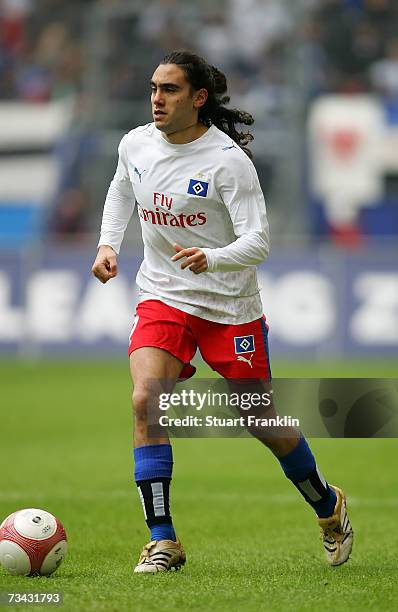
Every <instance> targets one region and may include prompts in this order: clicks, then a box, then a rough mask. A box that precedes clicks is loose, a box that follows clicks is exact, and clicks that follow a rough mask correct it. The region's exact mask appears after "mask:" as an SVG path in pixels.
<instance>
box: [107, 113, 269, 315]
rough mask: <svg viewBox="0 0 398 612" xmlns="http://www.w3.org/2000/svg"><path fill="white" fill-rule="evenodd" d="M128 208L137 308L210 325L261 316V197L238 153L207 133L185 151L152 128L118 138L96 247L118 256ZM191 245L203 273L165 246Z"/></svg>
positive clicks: (220, 136) (264, 239)
mask: <svg viewBox="0 0 398 612" xmlns="http://www.w3.org/2000/svg"><path fill="white" fill-rule="evenodd" d="M135 204H136V205H137V208H138V215H139V218H140V222H141V228H142V237H143V242H144V260H143V262H142V264H141V267H140V269H139V271H138V274H137V284H138V286H139V288H140V301H143V300H146V299H160V300H162V301H163V302H165V303H166V304H170V305H171V306H174V307H175V308H179V309H180V310H182V311H184V312H187V313H190V314H193V315H196V316H198V317H201V318H203V319H207V320H209V321H216V322H219V323H228V324H235V325H237V324H240V323H247V322H249V321H253V320H254V319H257V318H259V317H261V315H262V304H261V300H260V295H259V288H258V284H257V274H256V267H255V266H256V264H259V263H260V262H261V261H263V260H264V259H265V258H266V257H267V256H268V252H269V229H268V221H267V215H266V208H265V202H264V197H263V194H262V191H261V187H260V184H259V180H258V177H257V173H256V170H255V168H254V166H253V164H252V162H251V161H250V159H249V158H248V157H247V155H246V154H245V153H244V152H243V151H242V149H240V147H238V145H237V144H236V143H234V142H233V141H232V140H231V138H230V137H229V136H227V135H226V134H225V133H224V132H222V131H221V130H219V129H218V128H216V127H215V126H211V127H210V128H209V129H208V131H207V132H205V134H203V135H202V136H201V137H200V138H198V139H197V140H194V141H192V142H189V143H188V144H179V145H174V144H170V143H169V142H168V141H167V140H166V139H165V138H164V137H163V135H162V133H161V132H160V131H159V130H158V129H157V128H156V127H155V125H154V124H153V123H149V124H147V125H145V126H140V127H137V128H136V129H134V130H132V131H131V132H129V133H128V134H126V135H125V136H124V137H123V138H122V140H121V142H120V145H119V161H118V166H117V169H116V173H115V176H114V178H113V180H112V182H111V184H110V187H109V191H108V194H107V197H106V201H105V206H104V213H103V219H102V226H101V237H100V241H99V245H109V246H111V247H112V248H113V249H114V250H115V251H116V252H117V253H119V250H120V246H121V243H122V240H123V236H124V233H125V230H126V228H127V224H128V222H129V219H130V217H131V215H132V213H133V210H134V206H135ZM175 243H177V244H179V245H181V246H182V247H183V248H188V247H199V248H200V249H202V250H203V252H204V253H205V254H206V258H207V262H208V270H207V271H206V272H203V273H201V274H193V273H192V272H191V271H190V270H189V269H188V268H186V269H185V270H181V268H180V266H181V261H176V262H173V261H171V257H172V256H173V255H174V254H175V251H174V249H173V244H175Z"/></svg>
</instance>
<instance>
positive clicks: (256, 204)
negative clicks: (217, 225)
mask: <svg viewBox="0 0 398 612" xmlns="http://www.w3.org/2000/svg"><path fill="white" fill-rule="evenodd" d="M230 162H231V163H230V164H229V165H228V167H226V166H225V167H223V168H222V170H221V171H220V173H219V177H218V184H217V189H218V192H219V194H220V197H221V199H222V202H223V203H224V205H225V206H226V208H227V210H228V212H229V215H230V217H231V220H232V224H233V228H234V233H235V236H236V237H237V239H236V240H235V241H234V242H232V243H231V244H228V245H227V246H225V247H221V248H216V249H208V248H204V249H202V250H203V252H204V253H205V255H206V258H207V264H208V272H224V271H237V270H242V269H244V268H247V267H249V266H255V265H257V264H259V263H261V262H262V261H264V260H265V259H266V258H267V257H268V254H269V248H270V241H269V225H268V220H267V213H266V206H265V201H264V195H263V193H262V190H261V186H260V182H259V180H258V176H257V172H256V170H255V168H254V166H253V164H252V163H251V161H250V160H249V159H247V160H246V159H243V160H242V158H241V156H239V157H237V156H236V157H235V158H234V159H233V160H232V159H231V160H230Z"/></svg>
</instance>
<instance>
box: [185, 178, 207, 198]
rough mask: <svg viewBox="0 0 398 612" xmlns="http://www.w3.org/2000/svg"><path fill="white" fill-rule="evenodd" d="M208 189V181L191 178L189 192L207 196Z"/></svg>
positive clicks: (202, 196) (203, 196)
mask: <svg viewBox="0 0 398 612" xmlns="http://www.w3.org/2000/svg"><path fill="white" fill-rule="evenodd" d="M208 189H209V183H206V181H199V180H198V179H190V181H189V186H188V191H187V193H189V194H191V195H196V196H200V197H201V198H205V197H206V196H207V190H208Z"/></svg>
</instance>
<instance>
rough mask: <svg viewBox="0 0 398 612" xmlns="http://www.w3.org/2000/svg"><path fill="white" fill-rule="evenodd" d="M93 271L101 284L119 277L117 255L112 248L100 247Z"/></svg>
mask: <svg viewBox="0 0 398 612" xmlns="http://www.w3.org/2000/svg"><path fill="white" fill-rule="evenodd" d="M91 271H92V273H93V274H94V276H96V277H97V278H98V280H100V281H101V283H106V282H107V281H108V280H109V279H110V278H114V277H115V276H116V275H117V255H116V253H115V251H114V250H113V249H112V247H110V246H106V245H102V246H100V248H99V249H98V253H97V257H96V258H95V261H94V263H93V267H92V268H91Z"/></svg>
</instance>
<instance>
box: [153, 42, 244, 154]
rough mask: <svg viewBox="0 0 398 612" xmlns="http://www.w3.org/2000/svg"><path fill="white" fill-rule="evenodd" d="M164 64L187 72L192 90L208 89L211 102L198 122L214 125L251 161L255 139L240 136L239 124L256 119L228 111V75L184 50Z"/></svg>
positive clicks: (242, 134) (241, 112) (175, 52)
mask: <svg viewBox="0 0 398 612" xmlns="http://www.w3.org/2000/svg"><path fill="white" fill-rule="evenodd" d="M160 63H161V64H176V65H177V66H179V67H180V68H181V69H182V70H183V71H184V72H185V76H186V78H187V80H188V82H189V83H190V85H191V87H192V88H193V89H194V90H196V91H198V90H199V89H202V88H204V89H206V90H207V92H208V98H207V101H206V103H205V104H204V105H203V106H202V107H201V108H200V109H199V121H200V122H201V123H203V125H206V126H207V127H210V126H211V125H215V126H216V127H218V128H219V129H220V130H222V131H223V132H224V133H225V134H228V136H230V137H231V138H232V140H233V141H234V142H236V144H237V145H239V146H240V148H241V149H242V150H243V151H244V152H245V153H246V155H248V156H249V157H250V158H252V153H251V151H250V149H249V148H248V147H247V145H248V144H249V142H251V141H252V140H253V139H254V136H253V135H252V134H251V133H250V132H238V131H237V129H236V124H237V123H241V124H243V125H253V123H254V119H253V117H252V115H250V113H246V112H245V111H242V110H238V109H236V108H226V107H225V106H224V105H225V104H228V102H229V101H230V97H229V96H228V95H226V93H227V79H226V77H225V75H224V74H223V73H222V72H221V71H220V70H218V68H216V67H215V66H211V65H210V64H208V63H207V62H206V60H205V59H203V57H200V56H199V55H196V54H195V53H192V52H191V51H187V50H185V49H183V50H178V51H172V52H171V53H169V54H168V55H166V56H165V57H164V58H163V59H162V61H161V62H160Z"/></svg>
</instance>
